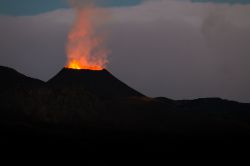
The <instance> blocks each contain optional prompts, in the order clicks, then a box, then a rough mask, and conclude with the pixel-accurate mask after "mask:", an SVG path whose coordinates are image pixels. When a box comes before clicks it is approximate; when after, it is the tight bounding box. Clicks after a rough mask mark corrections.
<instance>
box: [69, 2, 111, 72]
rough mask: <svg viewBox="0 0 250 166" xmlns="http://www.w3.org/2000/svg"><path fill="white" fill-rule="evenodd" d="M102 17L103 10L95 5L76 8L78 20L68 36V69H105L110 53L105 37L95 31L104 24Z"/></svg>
mask: <svg viewBox="0 0 250 166" xmlns="http://www.w3.org/2000/svg"><path fill="white" fill-rule="evenodd" d="M101 15H102V12H101V9H99V8H96V7H94V6H93V5H88V6H85V7H77V8H76V19H75V22H74V24H73V27H72V29H71V31H70V32H69V34H68V42H67V47H66V51H67V58H68V61H67V65H66V68H71V69H89V70H103V69H104V68H105V65H106V64H107V62H108V61H107V54H108V51H107V49H106V48H105V47H104V37H103V36H102V35H100V34H97V32H96V31H95V29H97V28H99V26H100V25H101V23H102V21H101V20H100V16H101ZM101 17H102V16H101Z"/></svg>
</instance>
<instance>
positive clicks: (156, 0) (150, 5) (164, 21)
mask: <svg viewBox="0 0 250 166" xmlns="http://www.w3.org/2000/svg"><path fill="white" fill-rule="evenodd" d="M96 1H97V2H96V3H97V5H98V6H102V7H105V8H106V9H107V10H109V13H110V15H111V19H110V20H109V21H108V23H107V25H106V26H105V29H106V30H107V32H108V34H109V35H108V38H107V46H108V48H109V49H110V50H111V54H110V55H109V64H108V66H107V68H108V70H109V71H111V72H112V73H113V74H114V75H115V76H116V77H118V78H119V79H121V80H122V81H123V82H125V83H127V84H128V85H130V86H132V87H133V88H135V89H137V90H139V91H141V92H142V93H144V94H146V95H149V96H152V97H156V96H165V97H168V98H172V99H194V98H200V97H221V98H225V99H230V100H236V101H241V102H250V87H249V85H250V46H249V44H250V0H99V1H98V0H96ZM73 19H74V14H73V11H72V9H71V8H70V7H69V6H68V4H67V2H66V1H65V0H53V1H51V0H37V1H34V0H1V1H0V36H1V37H0V65H3V66H8V67H13V68H15V69H16V70H18V71H20V72H22V73H24V74H26V75H28V76H31V77H35V78H39V79H42V80H44V81H46V80H48V79H50V78H51V77H53V76H54V75H55V74H56V73H57V72H58V71H59V70H61V69H62V67H64V66H65V62H66V53H65V44H66V38H67V33H68V31H69V29H70V27H71V25H72V22H73Z"/></svg>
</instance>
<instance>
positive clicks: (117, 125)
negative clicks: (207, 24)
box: [0, 67, 250, 165]
mask: <svg viewBox="0 0 250 166" xmlns="http://www.w3.org/2000/svg"><path fill="white" fill-rule="evenodd" d="M0 74H1V81H0V92H1V93H0V129H1V139H0V144H1V145H2V148H3V147H6V149H10V147H11V148H14V149H23V148H24V149H27V148H30V149H32V150H33V151H34V150H37V149H53V148H54V150H59V149H61V150H62V151H64V150H66V149H71V150H73V149H77V150H81V151H82V152H87V153H89V154H93V153H96V152H98V153H100V154H107V151H111V152H112V153H113V155H114V154H116V155H117V159H119V161H120V163H119V164H118V165H122V163H124V162H125V161H124V162H123V160H121V159H120V158H119V156H120V157H121V156H123V157H124V155H120V154H122V153H133V154H142V153H150V152H151V153H152V152H167V153H171V154H180V153H182V154H186V155H187V154H192V153H201V154H203V153H211V154H226V153H229V154H230V153H235V152H239V151H240V152H242V151H249V150H248V149H249V143H248V142H249V138H250V126H249V125H250V104H244V103H238V102H234V101H228V100H223V99H219V98H204V99H196V100H182V101H175V100H171V99H167V98H164V97H159V98H149V97H146V96H144V95H142V94H141V93H139V92H137V91H135V90H133V89H131V88H130V87H128V86H127V85H125V84H124V83H122V82H120V81H119V80H118V79H116V78H115V77H113V76H112V75H111V74H110V73H109V72H108V71H106V70H103V71H99V72H96V71H87V70H79V71H76V70H69V69H63V70H62V71H61V72H59V74H58V75H57V76H55V77H54V78H52V79H51V80H50V81H48V82H47V83H45V82H42V81H40V80H36V79H33V78H29V77H26V76H24V75H22V74H20V73H18V72H17V71H15V70H13V69H10V68H6V67H0ZM69 151H70V150H67V152H69ZM135 156H136V155H135ZM115 158H116V157H115ZM100 161H102V160H101V159H100ZM145 163H146V160H145ZM102 164H103V163H102ZM106 164H107V163H106ZM104 165H105V164H104Z"/></svg>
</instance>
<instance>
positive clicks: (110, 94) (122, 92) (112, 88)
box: [47, 68, 144, 99]
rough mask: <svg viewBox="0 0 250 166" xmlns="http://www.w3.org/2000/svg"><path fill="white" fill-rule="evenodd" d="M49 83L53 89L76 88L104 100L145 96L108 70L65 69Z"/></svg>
mask: <svg viewBox="0 0 250 166" xmlns="http://www.w3.org/2000/svg"><path fill="white" fill-rule="evenodd" d="M47 83H48V85H49V86H53V87H60V88H63V87H67V88H68V87H74V88H79V89H84V90H85V91H88V92H90V93H92V94H94V95H96V96H97V97H100V98H102V99H113V98H127V97H143V96H144V95H143V94H141V93H139V92H137V91H136V90H134V89H132V88H130V87H129V86H128V85H126V84H125V83H123V82H121V81H120V80H119V79H117V78H116V77H114V76H113V75H112V74H111V73H110V72H109V71H107V70H106V69H103V70H86V69H82V70H76V69H69V68H63V69H62V70H61V71H60V72H59V73H58V74H57V75H56V76H55V77H53V78H52V79H51V80H49V81H48V82H47Z"/></svg>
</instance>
